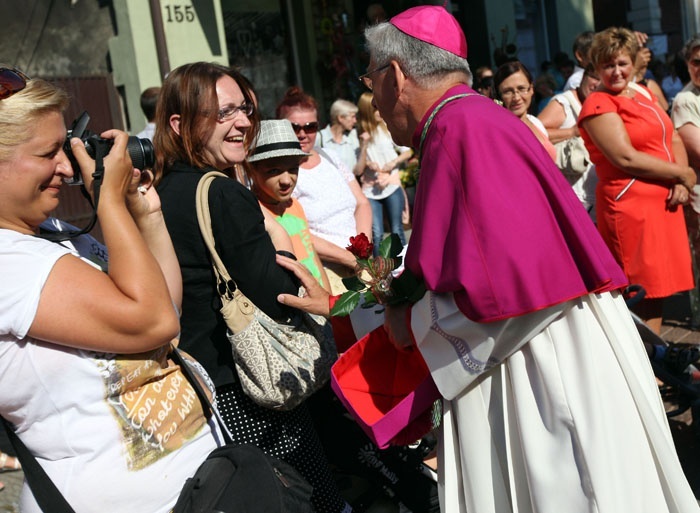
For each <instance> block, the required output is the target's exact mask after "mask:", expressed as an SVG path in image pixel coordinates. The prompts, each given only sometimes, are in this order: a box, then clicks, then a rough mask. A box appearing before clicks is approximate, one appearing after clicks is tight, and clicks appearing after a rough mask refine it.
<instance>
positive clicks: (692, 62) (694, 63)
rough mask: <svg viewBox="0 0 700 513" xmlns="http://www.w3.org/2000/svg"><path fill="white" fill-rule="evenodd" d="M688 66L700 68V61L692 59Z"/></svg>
mask: <svg viewBox="0 0 700 513" xmlns="http://www.w3.org/2000/svg"><path fill="white" fill-rule="evenodd" d="M688 64H690V65H691V66H692V67H694V68H697V67H698V66H700V59H690V60H689V61H688Z"/></svg>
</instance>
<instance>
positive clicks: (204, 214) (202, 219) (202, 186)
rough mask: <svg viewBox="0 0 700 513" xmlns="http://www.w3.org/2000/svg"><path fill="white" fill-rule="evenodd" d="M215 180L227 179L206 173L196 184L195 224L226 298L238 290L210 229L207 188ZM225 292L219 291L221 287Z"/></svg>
mask: <svg viewBox="0 0 700 513" xmlns="http://www.w3.org/2000/svg"><path fill="white" fill-rule="evenodd" d="M216 178H227V179H228V178H229V177H228V176H226V175H225V174H224V173H221V172H220V171H209V172H208V173H206V174H205V175H204V176H203V177H202V178H201V179H200V180H199V183H198V184H197V196H196V200H197V205H196V208H197V222H198V223H199V231H200V232H202V238H203V239H204V243H205V244H206V245H207V249H208V250H209V254H210V255H211V260H212V267H213V268H214V273H215V274H216V279H217V283H218V284H219V294H221V295H223V294H224V293H226V294H227V295H228V297H232V296H233V292H234V291H235V290H236V289H237V288H238V286H237V285H236V282H235V281H233V279H231V276H230V275H229V273H228V270H227V269H226V266H225V265H224V262H223V261H222V260H221V257H220V256H219V253H217V251H216V242H215V241H214V234H213V232H212V228H211V212H210V211H209V188H210V187H211V183H212V182H213V181H214V179H216ZM222 286H223V287H225V290H223V291H222V290H221V287H222Z"/></svg>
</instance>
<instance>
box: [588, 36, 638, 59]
mask: <svg viewBox="0 0 700 513" xmlns="http://www.w3.org/2000/svg"><path fill="white" fill-rule="evenodd" d="M638 51H639V43H637V38H636V37H635V35H634V33H633V32H632V31H631V30H629V29H626V28H622V27H610V28H608V29H605V30H603V31H602V32H598V33H597V34H596V35H595V36H593V43H591V49H590V53H589V57H590V61H591V64H592V65H593V67H594V68H596V69H598V68H599V67H600V66H602V65H603V64H605V63H607V62H610V61H611V60H613V59H614V58H615V57H616V56H617V55H619V54H620V53H622V52H627V54H628V55H629V56H630V59H632V63H634V61H635V59H636V58H637V52H638Z"/></svg>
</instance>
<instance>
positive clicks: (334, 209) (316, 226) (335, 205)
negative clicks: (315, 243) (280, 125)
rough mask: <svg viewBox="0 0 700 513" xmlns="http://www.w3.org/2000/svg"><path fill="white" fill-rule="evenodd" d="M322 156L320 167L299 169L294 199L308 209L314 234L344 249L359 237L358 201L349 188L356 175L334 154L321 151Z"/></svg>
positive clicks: (293, 194)
mask: <svg viewBox="0 0 700 513" xmlns="http://www.w3.org/2000/svg"><path fill="white" fill-rule="evenodd" d="M316 151H318V148H316ZM319 155H320V157H321V162H320V164H318V165H317V166H315V167H312V168H311V169H304V168H301V167H300V168H299V177H298V178H297V185H296V187H295V188H294V192H293V193H292V196H294V197H295V198H296V199H297V200H298V201H299V203H301V206H302V207H304V212H305V213H306V218H307V219H308V221H309V230H310V231H311V233H312V234H313V235H315V236H317V237H320V238H322V239H324V240H327V241H329V242H332V243H333V244H335V245H336V246H340V247H341V248H344V247H346V246H347V245H348V244H350V237H354V236H355V235H357V225H356V223H355V208H356V207H357V201H356V200H355V196H354V195H353V193H352V191H351V190H350V186H349V183H351V182H352V181H353V180H355V175H353V174H352V171H350V170H348V168H347V167H345V165H344V164H343V163H342V162H340V160H338V159H337V157H336V156H335V154H333V153H332V152H331V151H328V150H321V151H320V152H319ZM326 157H328V158H330V159H332V160H328V158H326Z"/></svg>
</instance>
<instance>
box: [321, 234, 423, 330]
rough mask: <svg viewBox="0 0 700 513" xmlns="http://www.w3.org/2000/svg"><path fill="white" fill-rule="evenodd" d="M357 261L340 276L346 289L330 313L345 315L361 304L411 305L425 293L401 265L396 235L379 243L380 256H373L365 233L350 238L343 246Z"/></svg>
mask: <svg viewBox="0 0 700 513" xmlns="http://www.w3.org/2000/svg"><path fill="white" fill-rule="evenodd" d="M346 249H347V250H348V251H350V252H351V253H352V254H353V255H355V259H356V261H357V266H356V267H355V275H354V276H351V277H349V278H343V284H344V285H345V287H346V288H347V289H348V291H347V292H345V293H344V294H342V295H341V297H340V298H339V299H338V301H336V302H335V304H334V305H333V308H332V309H331V315H334V316H343V315H348V314H349V313H350V312H352V311H353V310H354V309H355V308H357V306H358V305H359V304H360V301H361V300H362V305H361V306H362V308H371V307H373V306H375V305H376V304H377V303H379V304H382V305H399V304H405V303H409V304H413V303H415V302H416V301H418V300H419V299H420V298H421V297H423V295H424V294H425V285H424V284H423V281H422V280H419V279H418V278H417V277H416V276H415V275H414V274H413V273H412V272H411V271H410V270H408V269H406V268H403V270H400V269H399V268H400V267H401V264H402V262H403V257H402V256H401V252H402V250H403V245H402V244H401V240H400V239H399V236H398V235H396V234H395V233H392V234H391V235H390V236H389V237H386V238H385V239H384V240H383V241H382V242H381V244H380V245H379V255H377V256H374V257H373V256H372V251H373V249H374V244H372V243H371V242H370V241H369V239H368V238H367V236H366V235H365V234H364V233H360V234H358V235H357V236H356V237H350V245H349V246H348V247H347V248H346Z"/></svg>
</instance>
